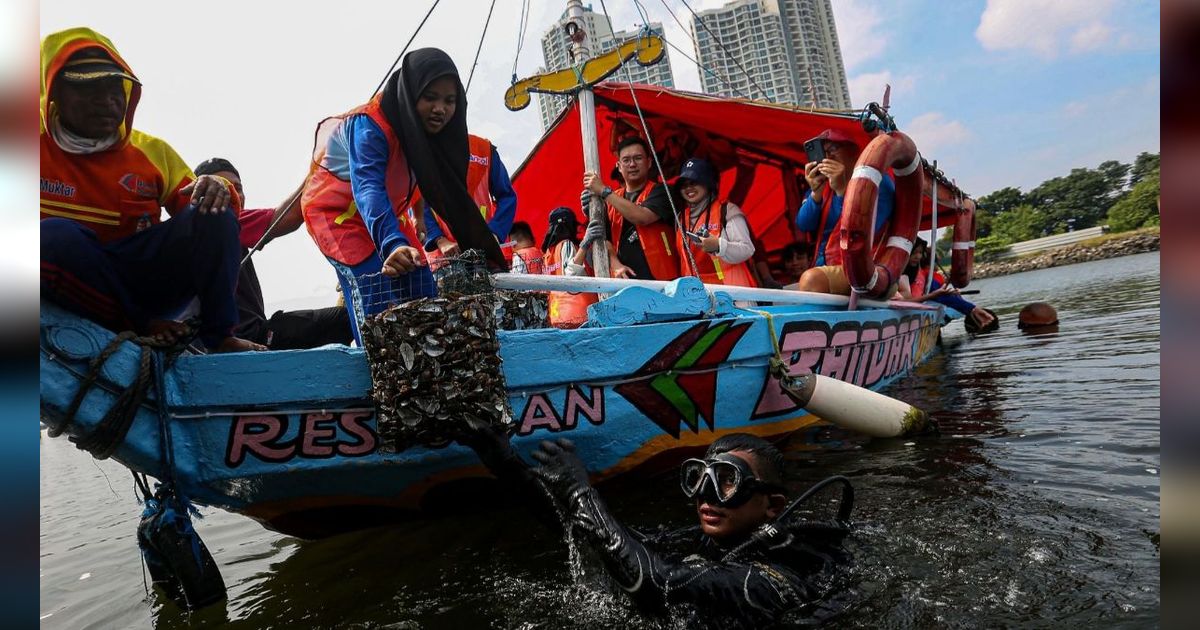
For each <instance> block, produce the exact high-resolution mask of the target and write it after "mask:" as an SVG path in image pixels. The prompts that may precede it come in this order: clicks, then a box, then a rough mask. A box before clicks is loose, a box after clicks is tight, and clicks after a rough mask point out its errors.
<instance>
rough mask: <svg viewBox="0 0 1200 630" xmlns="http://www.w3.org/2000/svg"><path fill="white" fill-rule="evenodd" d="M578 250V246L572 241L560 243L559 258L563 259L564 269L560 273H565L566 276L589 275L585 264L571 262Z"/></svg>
mask: <svg viewBox="0 0 1200 630" xmlns="http://www.w3.org/2000/svg"><path fill="white" fill-rule="evenodd" d="M577 251H579V248H578V247H576V246H575V243H572V242H571V241H563V242H562V243H559V245H558V253H559V256H558V259H559V260H561V261H562V270H563V272H562V274H560V275H564V276H586V275H588V273H587V267H585V266H583V265H576V264H575V263H573V262H571V259H572V258H575V252H577Z"/></svg>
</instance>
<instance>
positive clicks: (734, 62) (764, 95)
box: [681, 0, 816, 102]
mask: <svg viewBox="0 0 1200 630" xmlns="http://www.w3.org/2000/svg"><path fill="white" fill-rule="evenodd" d="M681 1H682V2H683V6H685V7H687V10H688V11H689V12H691V14H692V17H693V18H695V19H696V22H697V23H698V24H700V26H702V27H704V30H705V31H706V32H708V34H709V36H710V37H712V38H713V41H715V42H717V45H718V46H720V47H721V52H723V53H725V57H727V58H728V59H729V60H730V61H732V62H733V65H735V66H737V67H738V70H741V71H742V74H744V75H746V80H747V81H749V82H750V85H753V86H754V87H756V88H758V91H759V93H761V94H762V97H763V99H767V98H768V96H767V91H766V90H764V89H763V88H762V86H761V85H759V84H758V82H757V81H755V80H754V77H752V76H750V72H749V71H747V70H746V69H745V68H744V67H742V64H741V62H739V61H738V60H737V58H736V57H734V56H733V55H732V54H730V52H729V49H728V48H726V47H725V43H724V42H722V41H721V38H719V37H717V34H716V33H714V32H712V29H710V28H708V25H707V24H705V23H704V20H702V19H700V16H699V15H696V12H695V11H694V10H692V5H690V4H688V3H687V0H681ZM813 102H816V101H815V98H814V101H813Z"/></svg>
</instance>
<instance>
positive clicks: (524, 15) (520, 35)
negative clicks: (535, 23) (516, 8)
mask: <svg viewBox="0 0 1200 630" xmlns="http://www.w3.org/2000/svg"><path fill="white" fill-rule="evenodd" d="M517 20H518V21H519V22H520V23H521V26H520V28H518V29H517V52H516V54H515V55H513V66H512V82H513V83H516V82H517V61H518V60H520V59H521V48H523V47H524V46H525V30H526V27H528V26H529V0H524V1H523V2H522V3H521V17H519V18H517Z"/></svg>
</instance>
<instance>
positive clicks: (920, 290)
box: [909, 267, 946, 299]
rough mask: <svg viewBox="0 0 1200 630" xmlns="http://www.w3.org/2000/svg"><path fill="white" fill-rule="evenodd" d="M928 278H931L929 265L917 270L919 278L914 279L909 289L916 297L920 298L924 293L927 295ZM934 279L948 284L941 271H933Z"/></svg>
mask: <svg viewBox="0 0 1200 630" xmlns="http://www.w3.org/2000/svg"><path fill="white" fill-rule="evenodd" d="M928 278H929V269H928V268H927V267H921V268H920V269H919V270H918V271H917V278H916V279H915V280H913V281H912V283H911V285H910V286H909V290H910V291H911V292H912V296H913V298H914V299H915V298H919V297H921V296H922V295H925V283H926V282H927V281H928ZM933 279H934V280H937V281H938V282H939V283H941V284H943V285H944V284H946V277H945V276H943V275H942V273H941V272H940V271H934V272H933Z"/></svg>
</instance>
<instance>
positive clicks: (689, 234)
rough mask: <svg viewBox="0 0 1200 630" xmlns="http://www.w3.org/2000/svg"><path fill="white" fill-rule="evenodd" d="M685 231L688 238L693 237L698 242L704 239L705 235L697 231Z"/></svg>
mask: <svg viewBox="0 0 1200 630" xmlns="http://www.w3.org/2000/svg"><path fill="white" fill-rule="evenodd" d="M683 233H684V234H685V235H687V237H688V238H690V239H692V240H693V241H696V242H697V243H699V242H700V241H702V240H704V237H703V236H700V235H699V234H696V233H695V232H689V231H687V230H684V231H683Z"/></svg>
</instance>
